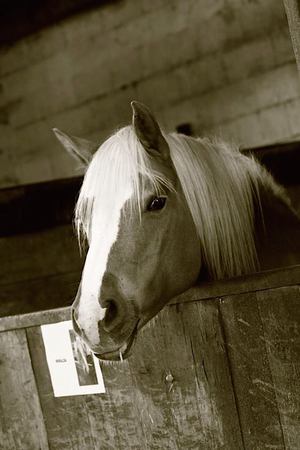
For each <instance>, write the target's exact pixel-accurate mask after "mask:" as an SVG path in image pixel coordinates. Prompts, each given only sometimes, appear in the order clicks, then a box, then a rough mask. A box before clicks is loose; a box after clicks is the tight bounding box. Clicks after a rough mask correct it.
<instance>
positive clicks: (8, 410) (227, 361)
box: [0, 266, 300, 450]
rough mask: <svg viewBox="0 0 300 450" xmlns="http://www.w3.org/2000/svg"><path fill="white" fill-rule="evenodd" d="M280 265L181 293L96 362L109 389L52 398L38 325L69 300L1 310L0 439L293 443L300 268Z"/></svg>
mask: <svg viewBox="0 0 300 450" xmlns="http://www.w3.org/2000/svg"><path fill="white" fill-rule="evenodd" d="M281 272H282V274H281V276H280V273H279V272H277V276H275V274H276V271H272V272H270V273H267V274H264V277H265V280H263V277H262V276H261V274H256V275H253V276H250V277H247V278H245V279H244V280H242V279H236V280H228V281H227V282H222V283H220V284H219V286H217V287H216V286H211V291H209V289H208V287H204V288H203V290H202V289H201V288H195V290H193V294H192V296H190V297H189V299H188V301H185V298H184V296H182V297H178V298H177V299H176V303H173V304H172V303H171V304H170V305H169V306H167V307H165V308H164V310H163V311H162V312H161V313H160V314H158V316H157V317H156V318H155V319H154V320H152V321H151V322H150V323H149V325H148V326H146V327H145V329H144V330H142V331H141V333H140V335H139V337H138V339H137V343H136V346H135V348H134V352H133V355H132V356H131V357H130V358H129V360H127V361H125V362H123V363H121V362H120V363H114V364H107V363H106V364H105V363H101V367H102V372H103V376H104V382H105V386H106V393H105V394H95V395H86V396H74V397H65V398H64V397H62V398H55V397H54V396H53V393H52V386H51V382H50V376H49V372H48V368H47V365H46V359H45V352H44V347H43V342H42V337H41V331H40V324H43V323H51V322H56V321H60V320H66V319H69V313H70V311H69V308H62V309H60V310H54V311H44V312H41V313H33V314H27V315H25V316H14V317H9V318H2V319H0V327H1V328H0V331H1V332H0V341H1V347H0V348H1V362H2V365H0V380H1V384H0V392H1V411H2V414H1V419H0V426H1V428H0V430H1V433H2V434H1V436H0V438H1V441H0V442H1V445H2V446H1V445H0V447H1V449H2V448H3V450H11V449H20V450H21V449H22V450H27V449H28V450H35V449H40V448H42V449H44V448H45V449H46V448H48V446H49V448H51V449H55V450H60V449H64V450H65V449H72V450H73V449H76V450H79V449H80V450H91V449H95V450H98V449H99V448H100V449H101V450H102V449H104V450H106V449H109V450H118V449H126V450H127V449H136V450H137V449H138V450H140V449H151V450H152V449H153V450H154V449H166V450H168V449H170V450H173V449H175V450H176V449H195V450H196V449H197V450H198V449H199V450H202V449H203V450H210V449H218V450H219V449H224V450H227V449H230V450H235V449H237V450H240V449H247V450H248V449H249V450H261V449H270V448H276V449H289V450H296V449H298V448H299V447H300V381H299V380H300V373H299V367H300V308H299V305H300V290H299V284H300V277H299V266H298V267H293V268H290V269H284V270H282V271H281ZM288 273H290V278H289V277H288ZM255 280H256V284H255ZM247 282H248V285H249V287H248V291H247V290H246V287H247ZM284 282H287V285H286V286H285V285H284V284H283V283H284ZM226 286H227V287H226ZM197 289H198V295H196V290H197ZM222 289H223V292H222ZM238 289H240V291H241V292H240V293H239V292H238ZM216 292H218V294H217V295H215V294H216ZM187 294H188V293H187ZM197 297H198V298H197ZM201 298H202V300H199V299H201ZM21 368H22V370H21ZM168 374H171V375H172V377H173V379H174V380H173V383H170V382H168V381H167V379H166V376H167V375H168ZM16 417H18V419H16ZM25 430H26V433H25Z"/></svg>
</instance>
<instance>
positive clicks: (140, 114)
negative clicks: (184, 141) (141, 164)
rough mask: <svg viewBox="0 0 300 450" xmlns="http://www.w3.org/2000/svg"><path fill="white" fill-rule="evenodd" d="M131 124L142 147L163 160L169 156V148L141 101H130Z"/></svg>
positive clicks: (152, 117)
mask: <svg viewBox="0 0 300 450" xmlns="http://www.w3.org/2000/svg"><path fill="white" fill-rule="evenodd" d="M131 107H132V111H133V116H132V125H133V127H134V130H135V133H136V135H137V137H138V139H139V141H140V142H141V144H142V145H143V147H144V148H145V149H146V150H147V152H148V153H150V154H151V155H153V156H156V157H157V156H158V157H160V158H162V159H163V160H167V159H169V157H170V149H169V146H168V144H167V142H166V140H165V138H164V137H163V135H162V132H161V129H160V127H159V125H158V123H157V121H156V119H155V118H154V116H153V114H152V113H151V111H150V110H149V109H148V108H147V106H145V105H143V103H140V102H137V101H132V102H131Z"/></svg>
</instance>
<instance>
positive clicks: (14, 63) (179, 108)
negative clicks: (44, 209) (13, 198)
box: [0, 0, 300, 187]
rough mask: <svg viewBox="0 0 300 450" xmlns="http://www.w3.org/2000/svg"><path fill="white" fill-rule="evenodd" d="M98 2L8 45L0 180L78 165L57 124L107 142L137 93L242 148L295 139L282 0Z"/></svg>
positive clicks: (14, 181) (26, 179) (164, 113)
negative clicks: (65, 147) (56, 135)
mask: <svg viewBox="0 0 300 450" xmlns="http://www.w3.org/2000/svg"><path fill="white" fill-rule="evenodd" d="M62 3H64V2H62ZM65 3H66V2H65ZM75 3H76V2H75ZM87 3H88V2H87ZM96 3H97V2H96ZM98 3H99V6H97V7H95V2H94V4H93V7H92V8H88V9H86V10H84V11H81V12H80V13H76V14H73V15H71V16H69V17H65V18H64V19H62V20H59V21H56V22H54V23H52V24H50V25H48V26H46V27H43V28H42V29H39V30H37V31H35V32H34V33H31V34H29V35H27V36H21V37H20V38H18V39H17V40H15V41H14V42H10V43H6V45H4V46H2V47H1V49H0V186H1V187H7V186H15V185H22V184H27V183H35V182H39V181H46V180H53V179H59V178H64V177H72V176H75V175H79V174H80V172H79V171H78V169H77V167H76V164H75V163H73V161H71V160H70V159H69V157H68V156H67V155H66V154H65V153H64V151H63V150H62V149H61V147H60V145H59V143H58V142H56V140H55V138H54V136H53V134H52V132H51V129H52V128H53V127H58V128H61V129H63V130H65V131H67V132H69V133H72V134H75V135H79V136H83V137H88V138H92V139H95V140H98V141H99V142H101V141H102V140H103V139H104V138H105V137H107V136H108V135H109V134H110V133H111V132H112V131H113V130H114V129H115V128H117V127H120V126H122V125H125V124H126V123H128V122H129V120H130V114H131V112H130V105H129V102H130V101H131V100H132V99H138V100H140V101H143V102H145V103H146V104H148V105H149V106H150V107H151V109H152V110H153V111H155V113H156V114H157V117H158V118H159V120H160V122H161V124H162V126H163V127H164V128H165V129H166V130H167V131H171V130H175V129H176V128H177V127H178V126H182V125H185V124H189V125H190V126H191V129H192V131H193V133H194V134H197V135H201V136H203V135H211V134H217V135H221V136H223V137H224V138H226V139H230V140H234V141H237V142H238V143H239V144H241V145H242V146H245V147H253V146H262V145H265V144H271V143H277V142H282V141H285V142H286V141H288V140H294V139H297V138H298V137H299V134H300V120H299V118H298V116H299V112H300V85H299V79H298V74H297V68H296V63H295V57H294V54H293V50H292V44H291V39H290V35H289V30H288V23H287V19H286V15H285V10H284V6H283V2H281V1H277V0H255V1H254V0H214V1H211V0H185V1H178V0H152V1H148V0H122V1H110V2H98ZM27 21H28V22H30V17H29V18H28V17H27Z"/></svg>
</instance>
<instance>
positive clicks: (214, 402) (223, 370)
mask: <svg viewBox="0 0 300 450" xmlns="http://www.w3.org/2000/svg"><path fill="white" fill-rule="evenodd" d="M129 365H130V367H131V370H132V374H133V378H134V381H135V390H136V395H138V397H137V398H136V400H135V404H136V407H137V408H138V409H139V410H140V416H141V417H142V426H143V428H144V430H145V431H144V432H145V435H146V436H147V444H148V445H147V446H146V448H157V449H159V448H163V449H170V450H173V449H183V448H188V449H195V450H196V449H197V450H202V449H203V450H204V449H205V450H208V449H216V448H218V449H223V448H224V449H229V448H230V449H232V450H234V449H239V450H240V449H241V448H243V447H242V442H241V436H240V431H239V422H238V415H237V411H236V408H235V399H234V395H233V388H232V384H231V376H230V371H229V367H228V361H227V355H226V351H225V347H224V345H223V338H222V330H221V328H220V324H219V319H218V309H217V306H216V304H215V302H205V303H197V304H186V305H180V306H178V305H177V306H172V307H170V308H165V309H164V310H163V311H162V312H161V313H160V314H159V315H158V316H157V317H156V319H155V320H154V321H152V322H151V323H150V324H149V325H148V327H146V329H145V330H144V331H143V332H142V333H141V335H140V336H139V337H138V341H137V344H136V347H135V348H134V351H133V354H132V356H131V358H130V359H129ZM168 375H169V377H170V376H171V377H173V379H174V380H173V385H172V383H171V382H168V380H167V379H166V377H167V376H168Z"/></svg>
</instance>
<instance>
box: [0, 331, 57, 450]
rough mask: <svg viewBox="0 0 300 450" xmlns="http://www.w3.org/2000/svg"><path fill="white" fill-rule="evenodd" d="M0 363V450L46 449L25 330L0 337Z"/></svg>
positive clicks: (3, 334)
mask: <svg viewBox="0 0 300 450" xmlns="http://www.w3.org/2000/svg"><path fill="white" fill-rule="evenodd" d="M0 364H1V365H0V411H1V414H0V447H1V449H2V450H25V449H28V450H29V449H30V450H41V449H43V450H46V449H48V448H49V447H48V440H47V433H46V429H45V425H44V421H43V415H42V411H41V406H40V402H39V397H38V392H37V387H36V384H35V378H34V374H33V371H32V366H31V362H30V354H29V351H28V346H27V340H26V334H25V331H23V330H16V331H8V332H6V333H2V334H0Z"/></svg>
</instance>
